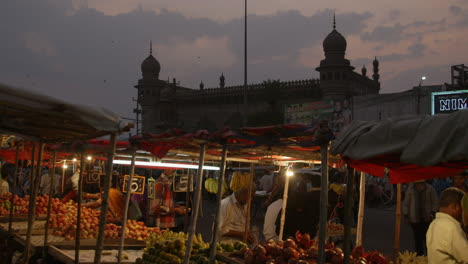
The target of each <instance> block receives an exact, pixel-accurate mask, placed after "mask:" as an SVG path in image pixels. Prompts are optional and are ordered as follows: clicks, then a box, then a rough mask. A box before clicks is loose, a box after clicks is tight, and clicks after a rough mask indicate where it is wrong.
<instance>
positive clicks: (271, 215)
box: [263, 199, 283, 241]
mask: <svg viewBox="0 0 468 264" xmlns="http://www.w3.org/2000/svg"><path fill="white" fill-rule="evenodd" d="M281 209H283V199H278V200H276V201H274V202H273V203H271V204H270V206H268V208H267V210H266V213H265V222H264V224H263V236H264V237H265V240H267V241H268V240H270V239H273V240H275V241H278V234H277V233H276V229H277V227H276V220H277V219H278V215H279V213H280V212H281Z"/></svg>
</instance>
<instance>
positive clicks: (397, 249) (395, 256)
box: [393, 183, 401, 264]
mask: <svg viewBox="0 0 468 264" xmlns="http://www.w3.org/2000/svg"><path fill="white" fill-rule="evenodd" d="M395 215H396V220H395V241H394V244H393V263H395V264H398V253H399V252H400V227H401V183H398V184H397V206H396V214H395Z"/></svg>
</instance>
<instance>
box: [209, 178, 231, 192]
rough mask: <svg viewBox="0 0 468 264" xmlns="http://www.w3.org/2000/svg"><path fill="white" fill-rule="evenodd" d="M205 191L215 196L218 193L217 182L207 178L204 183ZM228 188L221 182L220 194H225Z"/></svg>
mask: <svg viewBox="0 0 468 264" xmlns="http://www.w3.org/2000/svg"><path fill="white" fill-rule="evenodd" d="M205 190H206V191H207V192H209V193H213V194H217V193H218V180H217V179H213V178H209V179H207V180H206V181H205ZM227 191H228V186H227V184H226V182H223V191H222V194H225V193H227Z"/></svg>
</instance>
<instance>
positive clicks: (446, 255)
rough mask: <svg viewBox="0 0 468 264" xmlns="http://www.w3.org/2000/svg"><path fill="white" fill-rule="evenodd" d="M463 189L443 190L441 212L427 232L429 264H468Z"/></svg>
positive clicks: (440, 204)
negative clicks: (464, 229) (463, 225)
mask: <svg viewBox="0 0 468 264" xmlns="http://www.w3.org/2000/svg"><path fill="white" fill-rule="evenodd" d="M463 195H464V193H463V191H461V190H459V189H457V188H448V189H446V190H445V191H443V192H442V194H441V195H440V201H439V206H440V209H439V212H438V213H437V214H436V218H435V220H434V221H432V223H431V225H430V226H429V230H428V231H427V234H426V241H427V256H428V263H429V264H440V263H444V264H450V263H453V264H468V241H467V239H466V235H465V232H464V231H463V229H462V226H461V219H462V205H461V200H462V198H463Z"/></svg>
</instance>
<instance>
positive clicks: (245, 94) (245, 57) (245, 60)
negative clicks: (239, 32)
mask: <svg viewBox="0 0 468 264" xmlns="http://www.w3.org/2000/svg"><path fill="white" fill-rule="evenodd" d="M244 9H245V10H244V118H243V123H244V124H243V125H244V126H247V114H248V110H247V0H245V1H244Z"/></svg>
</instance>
